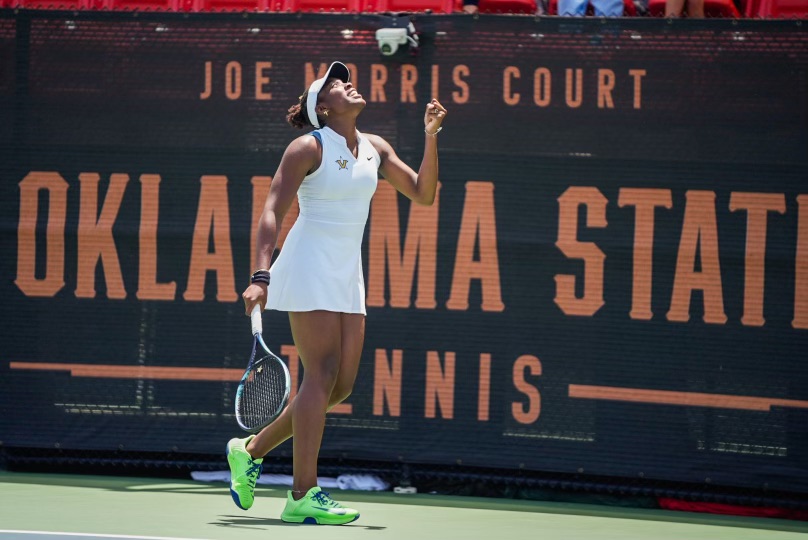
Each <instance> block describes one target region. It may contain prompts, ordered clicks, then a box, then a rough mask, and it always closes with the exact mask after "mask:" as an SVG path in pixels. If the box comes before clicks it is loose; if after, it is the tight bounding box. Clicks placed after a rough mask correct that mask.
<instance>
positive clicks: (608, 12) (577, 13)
mask: <svg viewBox="0 0 808 540" xmlns="http://www.w3.org/2000/svg"><path fill="white" fill-rule="evenodd" d="M590 3H591V4H592V7H593V8H594V9H595V16H597V17H622V16H623V0H558V14H559V15H561V16H562V17H583V16H584V15H586V8H587V5H588V4H590Z"/></svg>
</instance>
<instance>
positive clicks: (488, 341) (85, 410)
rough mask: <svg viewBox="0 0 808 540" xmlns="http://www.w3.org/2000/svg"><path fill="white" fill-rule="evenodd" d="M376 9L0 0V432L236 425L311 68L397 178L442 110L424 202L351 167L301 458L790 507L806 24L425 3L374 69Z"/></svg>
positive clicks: (216, 444)
mask: <svg viewBox="0 0 808 540" xmlns="http://www.w3.org/2000/svg"><path fill="white" fill-rule="evenodd" d="M402 20H403V18H393V17H380V16H364V15H363V16H353V15H349V16H316V15H311V16H302V15H271V16H269V15H267V16H263V15H261V16H258V15H251V16H249V17H244V16H241V15H238V16H228V15H221V16H189V17H183V16H181V15H168V14H163V15H154V14H152V15H146V14H141V15H139V16H134V15H131V14H130V15H124V14H98V15H92V14H82V15H78V16H77V15H73V14H63V13H61V14H60V13H45V12H20V13H18V14H13V13H11V12H10V11H3V12H0V179H2V183H1V184H0V186H2V188H1V189H2V195H1V196H0V205H2V207H1V208H2V214H0V215H2V216H3V217H2V229H0V231H1V233H0V234H2V257H1V258H0V268H2V272H3V275H4V276H5V279H4V280H3V282H2V298H3V302H2V308H0V309H1V310H2V311H1V313H2V319H3V325H2V327H0V328H1V329H0V344H2V350H0V406H2V411H3V414H2V417H0V433H1V435H0V440H2V441H3V444H5V445H7V446H12V447H53V446H54V445H59V446H60V447H62V448H71V449H117V448H124V449H127V450H140V451H170V450H172V449H176V450H178V451H182V452H191V453H196V452H198V453H213V452H220V451H221V450H222V449H223V447H224V443H225V442H226V440H227V439H228V438H229V437H231V436H233V435H235V434H237V433H238V430H237V428H236V425H235V421H234V418H233V413H232V402H233V394H234V391H235V387H236V383H237V380H238V378H239V376H240V373H241V371H242V370H243V368H244V367H245V365H246V362H247V358H248V354H249V347H250V344H251V336H250V331H249V321H248V319H247V318H246V317H245V316H244V314H243V307H242V305H241V302H240V298H239V295H240V293H241V291H242V290H243V288H244V287H245V286H246V283H247V279H246V278H247V276H248V275H249V274H250V272H251V271H252V270H253V269H252V263H251V260H252V250H253V249H254V248H253V245H254V242H253V240H252V238H253V235H254V224H255V221H256V219H257V217H258V215H259V213H260V210H261V208H262V205H263V201H264V198H265V195H266V193H267V190H268V188H269V184H270V182H271V177H272V175H273V174H274V173H275V169H276V167H277V165H278V162H279V159H280V156H281V154H282V152H283V150H284V148H285V147H286V145H287V144H288V143H289V142H290V141H291V140H292V139H293V138H294V137H296V136H299V135H301V132H297V131H295V130H293V129H292V128H290V127H289V126H288V125H287V124H286V123H285V121H284V117H285V112H286V110H287V108H288V107H289V106H290V105H292V104H293V103H295V102H296V100H297V97H298V96H299V95H300V94H301V93H302V91H303V89H304V88H305V87H306V85H307V83H308V82H309V81H311V80H313V79H314V78H316V77H317V76H318V75H319V74H322V73H323V72H324V70H325V68H326V66H327V65H328V63H329V62H331V61H332V60H341V61H343V62H346V63H347V64H348V65H349V67H350V69H351V70H352V73H353V80H354V82H355V85H356V86H357V88H358V89H359V91H360V92H361V93H362V94H363V95H364V96H365V97H366V99H367V101H368V106H367V108H366V109H365V111H364V112H363V113H362V116H361V117H360V123H359V128H360V129H361V130H363V131H368V132H372V133H377V134H379V135H381V136H383V137H385V138H386V139H387V140H388V141H389V142H390V143H391V144H392V145H393V146H394V148H396V150H397V152H398V153H399V155H400V156H401V157H402V158H403V159H404V160H405V161H406V162H408V163H409V164H410V165H411V166H413V167H415V168H417V166H418V164H419V163H420V159H421V152H422V149H423V133H422V116H423V110H424V105H425V103H426V102H427V101H428V100H429V99H430V98H431V97H432V96H437V97H438V98H439V99H440V100H441V101H442V103H443V104H444V105H445V106H446V108H447V109H448V110H449V116H448V118H447V120H446V122H445V129H444V130H443V131H442V132H441V135H440V170H441V174H440V177H441V186H440V191H439V197H438V200H437V201H436V203H435V205H433V206H431V207H421V206H415V205H410V204H409V203H408V201H406V200H405V199H404V198H403V197H400V196H397V195H396V194H395V192H394V190H393V189H392V188H391V187H390V186H389V185H388V184H386V183H385V182H380V186H379V190H378V192H377V194H376V196H375V198H374V201H373V204H372V208H371V217H370V221H369V224H368V228H367V230H366V234H365V240H364V248H363V249H364V251H363V257H364V259H363V260H364V269H365V276H366V286H367V293H368V297H367V304H368V319H367V337H366V341H365V349H364V354H363V359H362V367H361V368H360V373H359V377H358V380H357V383H356V387H355V389H354V392H353V394H352V395H351V396H350V397H349V398H348V399H347V400H346V402H345V403H343V404H342V405H341V406H340V407H339V408H337V409H336V410H335V411H333V412H332V413H331V414H330V415H329V419H328V428H327V430H326V436H325V440H324V447H323V451H322V453H321V455H324V456H330V457H347V458H354V459H378V460H391V461H405V462H411V463H433V464H444V463H445V464H456V463H461V464H463V465H471V466H475V465H479V466H487V467H500V468H513V469H519V468H524V469H528V470H541V471H555V472H570V473H585V474H594V475H614V476H624V477H638V476H641V477H644V478H650V479H663V480H676V481H688V482H708V483H713V484H719V485H728V486H747V487H768V488H771V489H785V490H792V491H801V492H804V491H807V490H808V430H806V425H808V391H806V388H808V368H806V362H805V359H806V354H805V351H806V350H808V190H806V185H808V184H806V181H808V152H806V150H808V33H806V30H805V29H804V28H803V27H802V26H800V25H798V24H796V23H794V22H786V21H779V22H776V21H740V22H739V21H712V20H711V21H664V20H613V21H611V20H610V21H601V20H567V19H547V18H532V17H525V18H521V17H497V16H491V17H480V18H473V17H467V16H462V15H457V16H426V15H425V16H417V17H414V19H413V21H414V25H415V28H416V30H417V31H418V32H419V33H420V36H419V37H420V43H421V45H420V47H419V49H418V51H417V52H416V53H415V54H411V51H410V52H405V53H403V54H401V55H398V56H395V57H383V56H381V55H380V53H379V50H378V46H377V42H376V40H375V37H374V35H375V30H376V29H377V28H380V27H382V26H390V25H399V26H400V25H402V24H403V23H402ZM409 20H410V19H409V18H407V19H406V22H409ZM292 214H293V215H290V216H289V217H288V218H287V222H286V223H285V224H284V228H285V231H288V227H289V226H290V225H291V221H292V220H293V219H294V214H295V212H292ZM264 320H265V332H266V334H265V335H266V336H267V337H268V342H269V345H270V347H272V348H273V349H274V350H275V351H276V352H278V353H279V354H280V355H281V356H282V357H283V358H284V359H286V360H288V361H289V365H290V368H291V371H292V373H293V378H294V379H295V380H296V381H299V379H300V377H301V375H302V373H301V372H300V368H299V363H298V359H297V356H296V351H295V348H294V346H293V341H292V338H291V335H290V332H289V325H288V321H287V318H286V315H285V314H283V313H277V312H268V313H267V315H266V316H265V319H264ZM277 452H285V453H286V454H287V455H288V454H289V453H290V446H289V444H288V443H287V444H286V445H284V446H282V447H281V448H279V449H278V450H277Z"/></svg>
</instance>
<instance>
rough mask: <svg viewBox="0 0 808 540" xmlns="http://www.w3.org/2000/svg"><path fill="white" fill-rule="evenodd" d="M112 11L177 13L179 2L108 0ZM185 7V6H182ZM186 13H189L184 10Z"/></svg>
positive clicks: (164, 0) (163, 0)
mask: <svg viewBox="0 0 808 540" xmlns="http://www.w3.org/2000/svg"><path fill="white" fill-rule="evenodd" d="M108 1H109V3H108V5H109V9H111V10H113V11H179V7H180V0H108ZM184 7H185V6H184ZM186 11H190V10H189V9H186Z"/></svg>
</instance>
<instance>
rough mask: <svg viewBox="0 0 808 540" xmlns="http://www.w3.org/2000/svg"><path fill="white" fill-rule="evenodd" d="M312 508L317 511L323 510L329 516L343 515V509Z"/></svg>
mask: <svg viewBox="0 0 808 540" xmlns="http://www.w3.org/2000/svg"><path fill="white" fill-rule="evenodd" d="M312 508H316V509H317V510H323V511H324V512H328V513H329V514H336V515H338V516H344V515H345V509H344V508H323V507H322V506H312Z"/></svg>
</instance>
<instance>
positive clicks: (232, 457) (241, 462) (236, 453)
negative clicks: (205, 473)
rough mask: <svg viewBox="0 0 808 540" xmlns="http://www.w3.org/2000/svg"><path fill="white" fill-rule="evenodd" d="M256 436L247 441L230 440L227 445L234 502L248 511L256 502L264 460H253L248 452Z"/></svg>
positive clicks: (231, 492) (251, 436)
mask: <svg viewBox="0 0 808 540" xmlns="http://www.w3.org/2000/svg"><path fill="white" fill-rule="evenodd" d="M253 437H255V435H250V436H249V437H247V438H246V439H230V441H229V442H228V443H227V463H228V464H229V465H230V495H231V496H232V497H233V502H234V503H236V506H238V507H239V508H241V509H242V510H248V509H249V508H250V507H251V506H252V505H253V501H254V500H255V483H256V482H257V481H258V479H259V478H260V477H261V471H262V470H263V467H264V466H263V465H261V463H262V462H263V461H264V459H263V458H260V459H253V458H252V456H251V455H250V454H249V452H247V443H249V442H250V441H251V440H252V439H253Z"/></svg>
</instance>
